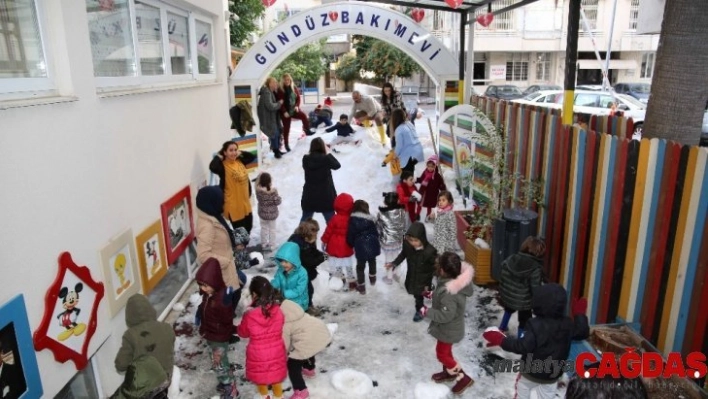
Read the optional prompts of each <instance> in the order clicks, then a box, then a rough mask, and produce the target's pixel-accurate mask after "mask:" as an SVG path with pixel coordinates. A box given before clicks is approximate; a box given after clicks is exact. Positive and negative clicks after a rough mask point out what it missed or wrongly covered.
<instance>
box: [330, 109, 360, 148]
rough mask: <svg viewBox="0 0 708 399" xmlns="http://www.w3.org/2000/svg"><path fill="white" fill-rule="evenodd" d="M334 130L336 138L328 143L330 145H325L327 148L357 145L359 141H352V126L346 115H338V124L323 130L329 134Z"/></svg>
mask: <svg viewBox="0 0 708 399" xmlns="http://www.w3.org/2000/svg"><path fill="white" fill-rule="evenodd" d="M335 130H336V131H337V137H335V138H334V140H332V141H330V143H329V144H328V145H327V146H328V147H333V146H335V145H337V144H341V143H351V142H354V144H357V145H358V144H359V140H355V139H354V128H352V125H350V124H349V117H348V116H347V114H342V115H340V116H339V122H337V123H336V124H335V125H334V126H331V127H328V128H327V129H325V132H327V133H330V132H333V131H335Z"/></svg>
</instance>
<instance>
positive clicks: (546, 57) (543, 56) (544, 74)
mask: <svg viewBox="0 0 708 399" xmlns="http://www.w3.org/2000/svg"><path fill="white" fill-rule="evenodd" d="M536 80H540V81H549V80H551V53H536Z"/></svg>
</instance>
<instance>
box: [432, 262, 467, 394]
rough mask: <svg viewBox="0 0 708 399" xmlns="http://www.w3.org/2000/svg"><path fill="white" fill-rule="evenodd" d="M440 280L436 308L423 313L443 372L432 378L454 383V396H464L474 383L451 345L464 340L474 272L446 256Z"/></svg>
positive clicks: (434, 305)
mask: <svg viewBox="0 0 708 399" xmlns="http://www.w3.org/2000/svg"><path fill="white" fill-rule="evenodd" d="M437 276H438V285H437V287H436V288H435V292H434V293H433V294H432V299H433V305H432V307H431V308H430V309H428V308H427V307H425V306H423V308H422V309H421V310H420V312H421V314H422V315H423V317H425V318H428V319H430V326H429V327H428V333H429V334H430V335H432V336H433V338H435V339H437V340H438V343H437V345H436V347H435V353H436V355H437V358H438V361H439V362H440V363H442V368H443V369H442V371H441V372H439V373H435V374H433V377H432V378H433V381H435V382H445V381H455V385H454V386H453V387H452V393H454V394H455V395H461V394H462V392H464V390H465V389H467V388H468V387H469V386H471V385H472V384H474V380H473V379H472V378H471V377H470V376H468V375H467V374H465V372H464V371H462V367H461V366H460V363H459V362H458V361H457V360H455V358H454V357H453V356H452V345H453V344H456V343H458V342H460V341H462V338H464V337H465V308H466V306H467V298H469V297H470V296H472V288H473V285H472V278H473V277H474V269H473V268H472V266H471V265H469V264H468V263H464V262H462V260H461V259H460V257H459V256H458V255H457V254H455V253H453V252H444V253H443V254H442V255H440V257H439V258H438V263H437Z"/></svg>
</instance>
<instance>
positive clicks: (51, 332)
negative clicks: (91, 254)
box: [33, 252, 104, 370]
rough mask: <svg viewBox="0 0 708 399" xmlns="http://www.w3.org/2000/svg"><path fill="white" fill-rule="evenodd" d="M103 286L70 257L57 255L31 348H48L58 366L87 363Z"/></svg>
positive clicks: (79, 366) (66, 254)
mask: <svg viewBox="0 0 708 399" xmlns="http://www.w3.org/2000/svg"><path fill="white" fill-rule="evenodd" d="M103 294H104V287H103V283H100V282H97V281H95V280H94V279H93V277H92V276H91V271H90V270H89V269H88V267H86V266H78V265H77V264H76V263H74V261H73V259H71V254H69V253H68V252H62V253H61V254H60V255H59V272H58V273H57V277H56V279H55V280H54V283H53V284H52V285H51V287H49V289H48V290H47V293H46V295H45V297H44V316H43V317H42V322H41V323H40V325H39V328H38V329H37V330H35V332H34V335H33V340H34V348H35V349H36V350H38V351H40V350H43V349H49V350H50V351H52V353H54V359H56V361H58V362H60V363H64V362H66V361H68V360H73V361H74V364H75V365H76V369H77V370H81V369H83V368H84V367H86V365H87V364H88V347H89V343H90V342H91V337H93V334H94V332H96V326H97V325H98V319H97V317H96V314H97V312H98V304H99V303H100V302H101V300H102V299H103Z"/></svg>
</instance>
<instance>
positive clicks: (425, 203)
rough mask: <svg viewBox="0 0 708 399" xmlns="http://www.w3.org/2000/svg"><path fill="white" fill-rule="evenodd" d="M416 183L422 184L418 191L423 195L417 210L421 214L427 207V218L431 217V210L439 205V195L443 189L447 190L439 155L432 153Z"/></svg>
mask: <svg viewBox="0 0 708 399" xmlns="http://www.w3.org/2000/svg"><path fill="white" fill-rule="evenodd" d="M415 182H416V183H418V184H420V188H418V191H419V192H420V195H421V196H422V197H423V198H422V200H421V202H419V203H418V208H417V209H416V212H417V213H418V214H419V215H420V211H422V210H423V207H425V210H426V212H425V220H426V221H428V220H429V219H430V212H431V211H432V209H433V208H435V207H436V206H437V205H438V195H439V194H440V192H441V191H445V190H446V188H445V180H443V177H442V175H441V174H440V170H439V169H438V156H437V155H432V156H430V158H428V162H427V163H426V165H425V170H424V171H423V173H421V174H420V177H418V179H416V181H415Z"/></svg>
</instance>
